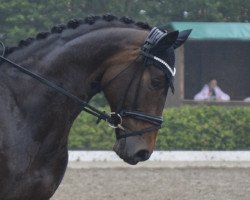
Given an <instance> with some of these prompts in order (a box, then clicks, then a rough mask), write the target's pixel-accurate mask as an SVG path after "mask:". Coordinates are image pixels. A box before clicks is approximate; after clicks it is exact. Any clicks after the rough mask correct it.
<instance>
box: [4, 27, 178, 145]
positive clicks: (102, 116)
mask: <svg viewBox="0 0 250 200" xmlns="http://www.w3.org/2000/svg"><path fill="white" fill-rule="evenodd" d="M166 34H167V33H166V32H164V31H161V30H160V29H158V28H156V27H155V28H153V29H152V30H151V32H150V33H149V35H148V36H147V38H146V40H145V42H144V45H143V47H142V48H141V54H140V56H142V57H143V60H144V65H145V66H147V65H153V66H155V67H157V68H159V69H160V70H162V71H163V72H164V73H165V75H166V76H167V77H169V76H171V79H169V80H171V81H170V82H171V84H170V87H171V88H172V91H173V84H172V77H173V76H174V75H175V68H173V69H172V68H171V67H170V66H169V65H168V64H167V63H166V62H165V61H164V60H163V59H161V58H159V57H156V56H154V55H152V54H151V53H150V49H151V48H152V47H153V46H154V45H156V44H157V43H158V42H159V41H160V40H161V38H162V37H163V36H165V35H166ZM0 45H1V46H2V47H3V52H4V50H5V47H4V45H3V43H2V42H0ZM0 60H2V61H3V62H6V63H9V64H10V65H11V66H12V67H14V68H16V69H18V70H19V71H20V72H22V73H24V74H27V75H28V76H31V77H32V78H34V79H36V80H37V81H39V82H41V83H42V84H45V85H47V86H48V87H50V88H52V89H54V90H55V91H57V92H58V93H60V94H63V95H64V96H66V97H68V98H70V99H72V100H74V101H75V102H76V103H78V104H79V105H80V107H81V109H82V110H84V111H86V112H87V113H89V114H91V115H93V116H95V117H97V118H98V120H97V122H99V121H100V120H104V121H106V122H108V123H109V125H110V126H111V127H113V128H116V129H121V130H122V131H123V132H124V133H123V134H117V135H116V137H117V139H118V140H119V139H121V138H127V137H131V136H137V135H143V134H145V133H149V132H152V131H154V130H158V129H160V128H161V125H162V122H163V119H162V117H161V116H152V115H149V114H146V113H143V112H139V111H130V110H122V109H121V108H119V109H118V110H117V111H116V112H114V113H111V114H108V113H106V112H103V111H100V110H98V109H96V108H94V107H93V106H91V105H90V104H88V103H87V102H85V101H83V100H81V99H80V98H78V97H77V96H75V95H73V94H72V93H70V92H68V91H67V90H65V89H63V88H61V87H59V86H57V85H56V84H54V83H53V82H51V81H49V80H47V79H45V78H43V77H42V76H40V75H38V74H35V73H33V72H31V71H30V70H28V69H26V68H24V67H22V66H20V65H18V64H16V63H14V62H12V61H11V60H9V59H7V58H5V57H4V53H3V55H1V56H0ZM116 77H117V76H116ZM116 77H115V78H116ZM115 78H113V79H112V80H114V79H115ZM132 81H133V78H132V79H131V81H130V82H132ZM128 89H129V87H128ZM122 104H123V102H121V105H122ZM124 117H128V118H134V119H136V120H142V121H145V122H148V123H151V124H152V125H153V126H152V127H148V128H145V129H142V130H139V131H128V130H126V129H125V128H124V127H123V126H122V119H123V118H124Z"/></svg>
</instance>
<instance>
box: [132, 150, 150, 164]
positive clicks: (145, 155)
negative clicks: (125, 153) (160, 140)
mask: <svg viewBox="0 0 250 200" xmlns="http://www.w3.org/2000/svg"><path fill="white" fill-rule="evenodd" d="M149 157H150V153H149V151H148V150H140V151H138V152H137V153H136V154H135V156H134V158H135V159H136V160H138V161H145V160H147V159H149Z"/></svg>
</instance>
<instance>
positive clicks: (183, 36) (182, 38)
mask: <svg viewBox="0 0 250 200" xmlns="http://www.w3.org/2000/svg"><path fill="white" fill-rule="evenodd" d="M191 31H192V29H188V30H184V31H181V32H180V33H179V35H178V38H177V39H176V41H175V42H174V44H173V47H174V49H176V48H178V47H179V46H181V45H182V44H183V43H184V42H185V41H186V40H187V39H188V36H189V35H190V33H191Z"/></svg>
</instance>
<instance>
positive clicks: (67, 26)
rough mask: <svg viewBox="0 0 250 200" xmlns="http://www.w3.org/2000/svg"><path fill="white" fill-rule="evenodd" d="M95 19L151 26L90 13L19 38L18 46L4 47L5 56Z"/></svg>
mask: <svg viewBox="0 0 250 200" xmlns="http://www.w3.org/2000/svg"><path fill="white" fill-rule="evenodd" d="M97 21H103V22H120V23H122V24H125V25H133V26H135V27H138V28H141V29H145V30H151V27H150V26H149V24H148V23H145V22H140V21H139V22H135V21H134V20H132V19H131V18H129V17H126V16H123V17H120V18H118V17H116V16H114V15H112V14H105V15H103V16H94V15H90V16H88V17H86V18H85V19H71V20H70V21H69V22H68V23H67V24H58V25H55V26H53V27H52V28H51V30H50V31H46V32H39V33H38V34H37V35H36V37H28V38H26V39H24V40H20V41H19V43H18V46H13V47H6V49H5V56H6V55H9V54H11V53H13V52H14V51H16V50H18V49H21V48H23V47H27V46H29V45H30V44H32V43H33V42H34V41H38V40H44V39H46V38H48V37H49V36H50V35H53V34H62V33H63V32H64V31H65V30H70V29H77V28H78V27H79V26H80V25H83V24H86V25H94V24H95V23H96V22H97Z"/></svg>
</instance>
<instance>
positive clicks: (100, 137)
mask: <svg viewBox="0 0 250 200" xmlns="http://www.w3.org/2000/svg"><path fill="white" fill-rule="evenodd" d="M101 109H104V110H108V108H107V107H104V108H101ZM163 118H164V123H163V128H162V129H160V131H159V134H158V139H157V144H156V149H159V150H250V134H249V133H250V126H249V124H250V107H223V106H182V107H179V108H167V109H165V110H164V113H163ZM95 122H96V118H94V117H93V116H90V115H88V114H86V113H82V114H81V115H80V116H79V117H78V118H77V119H76V121H75V123H74V125H73V127H72V129H71V132H70V137H69V147H70V148H71V149H88V150H91V149H102V150H111V149H112V146H113V144H114V142H115V132H114V130H113V129H112V128H110V127H109V126H108V125H107V123H105V122H100V124H98V125H97V124H96V123H95Z"/></svg>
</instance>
